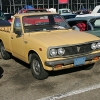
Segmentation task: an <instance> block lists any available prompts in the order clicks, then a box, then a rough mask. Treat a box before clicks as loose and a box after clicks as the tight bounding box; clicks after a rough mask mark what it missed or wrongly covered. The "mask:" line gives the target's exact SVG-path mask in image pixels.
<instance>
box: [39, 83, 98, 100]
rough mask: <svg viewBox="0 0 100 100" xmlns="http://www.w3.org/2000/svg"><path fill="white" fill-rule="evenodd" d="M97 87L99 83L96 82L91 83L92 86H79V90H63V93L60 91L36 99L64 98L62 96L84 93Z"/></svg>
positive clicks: (53, 99) (51, 99)
mask: <svg viewBox="0 0 100 100" xmlns="http://www.w3.org/2000/svg"><path fill="white" fill-rule="evenodd" d="M99 88H100V84H96V85H92V86H89V87H85V88H81V89H79V90H74V91H71V92H64V93H61V94H57V95H53V96H48V97H44V98H41V99H38V100H57V99H61V98H64V97H68V96H73V95H76V94H80V93H84V92H87V91H92V90H95V89H99Z"/></svg>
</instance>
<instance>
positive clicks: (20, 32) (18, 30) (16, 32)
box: [14, 26, 22, 36]
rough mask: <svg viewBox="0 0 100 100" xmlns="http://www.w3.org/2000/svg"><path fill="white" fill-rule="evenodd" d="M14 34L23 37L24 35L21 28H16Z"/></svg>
mask: <svg viewBox="0 0 100 100" xmlns="http://www.w3.org/2000/svg"><path fill="white" fill-rule="evenodd" d="M14 32H15V34H17V35H18V36H21V35H22V30H21V27H18V26H17V27H16V28H14Z"/></svg>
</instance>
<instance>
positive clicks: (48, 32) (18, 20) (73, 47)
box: [0, 12, 100, 80]
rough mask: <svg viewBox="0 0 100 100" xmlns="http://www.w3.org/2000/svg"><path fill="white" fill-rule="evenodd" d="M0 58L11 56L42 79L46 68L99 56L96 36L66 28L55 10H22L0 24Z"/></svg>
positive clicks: (90, 60)
mask: <svg viewBox="0 0 100 100" xmlns="http://www.w3.org/2000/svg"><path fill="white" fill-rule="evenodd" d="M0 51H1V56H2V58H3V59H5V60H7V59H9V58H11V55H12V56H14V57H16V58H18V59H20V60H22V61H24V62H26V63H28V64H29V65H30V67H31V72H32V75H33V76H34V77H35V78H37V79H40V80H42V79H45V78H47V77H48V76H49V71H57V70H62V69H67V68H71V67H77V66H80V67H84V65H87V64H88V65H89V66H88V68H92V67H93V65H92V66H90V64H94V63H95V62H96V61H98V60H99V58H100V38H98V37H96V36H94V35H91V34H88V33H85V32H78V31H74V30H72V29H70V27H69V25H68V24H67V23H66V22H65V20H64V19H63V17H61V16H60V15H59V14H57V13H51V12H41V13H24V14H16V15H14V17H13V21H12V24H11V26H7V27H6V26H5V27H0Z"/></svg>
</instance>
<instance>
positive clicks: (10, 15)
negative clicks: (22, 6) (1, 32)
mask: <svg viewBox="0 0 100 100" xmlns="http://www.w3.org/2000/svg"><path fill="white" fill-rule="evenodd" d="M4 15H5V17H6V19H7V20H8V21H9V22H10V23H11V22H12V18H13V16H14V14H12V13H4Z"/></svg>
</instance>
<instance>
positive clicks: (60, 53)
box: [58, 48, 65, 56]
mask: <svg viewBox="0 0 100 100" xmlns="http://www.w3.org/2000/svg"><path fill="white" fill-rule="evenodd" d="M64 53H65V49H64V48H59V49H58V55H60V56H62V55H64Z"/></svg>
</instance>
